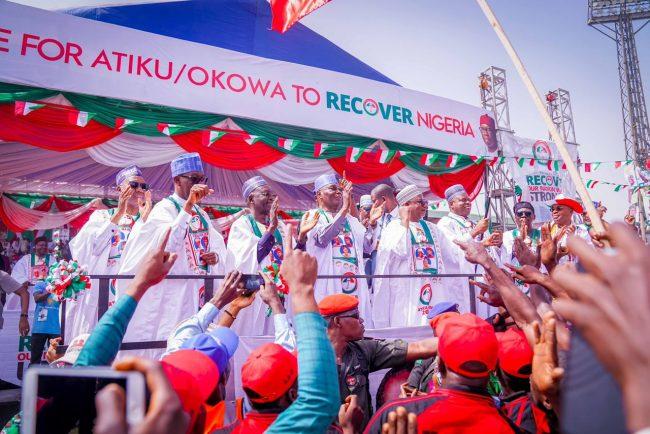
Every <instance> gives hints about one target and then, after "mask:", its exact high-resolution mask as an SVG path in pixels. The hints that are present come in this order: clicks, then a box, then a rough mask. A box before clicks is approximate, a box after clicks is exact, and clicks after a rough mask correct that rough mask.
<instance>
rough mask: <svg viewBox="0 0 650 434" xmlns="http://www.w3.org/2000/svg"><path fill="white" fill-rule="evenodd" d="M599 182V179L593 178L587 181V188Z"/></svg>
mask: <svg viewBox="0 0 650 434" xmlns="http://www.w3.org/2000/svg"><path fill="white" fill-rule="evenodd" d="M596 184H598V181H594V180H593V179H590V180H588V181H587V188H594V187H595V186H596Z"/></svg>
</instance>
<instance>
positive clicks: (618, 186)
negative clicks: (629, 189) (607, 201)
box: [614, 185, 625, 191]
mask: <svg viewBox="0 0 650 434" xmlns="http://www.w3.org/2000/svg"><path fill="white" fill-rule="evenodd" d="M621 188H625V186H624V185H617V186H616V187H614V191H621Z"/></svg>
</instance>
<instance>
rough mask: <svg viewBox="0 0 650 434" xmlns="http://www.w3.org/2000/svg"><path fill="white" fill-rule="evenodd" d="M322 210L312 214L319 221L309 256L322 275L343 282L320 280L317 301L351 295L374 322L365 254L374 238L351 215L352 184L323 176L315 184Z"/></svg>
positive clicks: (363, 315)
mask: <svg viewBox="0 0 650 434" xmlns="http://www.w3.org/2000/svg"><path fill="white" fill-rule="evenodd" d="M314 193H315V194H316V203H317V205H318V209H316V210H312V211H310V213H312V212H315V213H318V215H319V220H318V223H317V224H316V226H315V227H314V229H313V230H311V231H310V232H309V234H308V239H307V253H309V254H310V255H312V256H315V257H316V259H317V261H318V274H319V275H338V276H341V277H340V279H318V280H317V281H316V286H315V288H314V295H315V297H316V301H317V302H319V301H320V300H322V299H323V297H325V296H327V295H332V294H341V293H343V294H349V295H353V296H355V297H357V298H358V299H359V312H360V315H361V318H363V319H364V320H365V321H366V322H369V321H370V319H371V318H370V317H371V312H370V295H369V293H368V286H367V282H366V279H358V278H356V277H354V275H358V274H363V253H364V252H366V253H370V251H371V250H372V243H371V239H372V237H370V236H366V234H367V232H369V231H370V229H366V228H365V227H363V225H362V224H361V223H360V222H359V220H357V218H355V217H352V216H351V215H349V210H350V204H351V203H352V184H351V183H350V182H348V181H345V180H344V181H343V182H339V179H338V178H337V177H336V175H333V174H326V175H321V176H319V177H318V178H316V181H314Z"/></svg>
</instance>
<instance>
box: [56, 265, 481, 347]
mask: <svg viewBox="0 0 650 434" xmlns="http://www.w3.org/2000/svg"><path fill="white" fill-rule="evenodd" d="M477 276H480V274H476V273H475V274H435V275H432V276H431V277H441V278H454V277H455V278H458V277H464V278H467V286H468V294H469V305H470V311H471V312H472V313H476V289H475V287H474V285H473V284H472V283H471V280H472V279H473V278H476V277H477ZM133 277H134V276H133V275H106V274H101V275H100V274H97V275H91V276H90V278H91V279H94V280H98V281H99V287H98V288H97V290H98V292H99V294H98V305H97V321H99V319H100V318H101V317H102V316H103V315H104V314H105V313H106V311H107V310H108V299H109V291H110V289H109V288H110V281H111V280H124V279H133ZM224 277H225V276H224V275H222V274H220V275H214V274H209V275H196V274H182V275H168V276H167V277H166V278H165V279H169V280H186V279H191V280H203V284H204V290H205V291H204V300H205V302H206V303H207V302H208V300H210V299H211V298H212V296H213V295H214V281H215V280H220V279H223V278H224ZM341 277H342V276H339V275H323V276H318V277H317V279H340V278H341ZM346 277H354V278H356V279H367V278H374V279H376V278H377V277H382V278H384V279H388V278H390V279H414V278H422V277H426V276H423V275H422V274H385V275H376V274H374V275H369V274H355V275H347V276H346ZM66 303H67V302H66V301H65V300H64V301H63V303H62V304H61V339H62V341H61V345H60V346H59V347H60V348H61V351H64V350H65V348H66V345H64V344H65V342H64V339H65V311H66ZM166 346H167V341H141V342H122V344H121V345H120V350H147V349H160V348H166Z"/></svg>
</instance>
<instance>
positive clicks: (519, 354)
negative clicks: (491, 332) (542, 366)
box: [496, 327, 533, 378]
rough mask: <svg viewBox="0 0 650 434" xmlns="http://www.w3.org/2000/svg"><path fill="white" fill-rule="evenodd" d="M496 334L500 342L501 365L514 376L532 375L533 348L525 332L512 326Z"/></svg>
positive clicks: (525, 376) (507, 372) (524, 376)
mask: <svg viewBox="0 0 650 434" xmlns="http://www.w3.org/2000/svg"><path fill="white" fill-rule="evenodd" d="M496 335H497V341H498V342H499V367H501V369H502V370H503V371H504V372H505V373H506V374H508V375H512V376H513V377H517V378H528V377H530V373H531V370H532V363H533V349H532V348H530V345H529V344H528V340H527V339H526V335H525V334H524V332H523V331H521V330H519V329H518V328H515V327H511V328H509V329H508V330H506V331H505V332H504V333H497V334H496Z"/></svg>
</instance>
